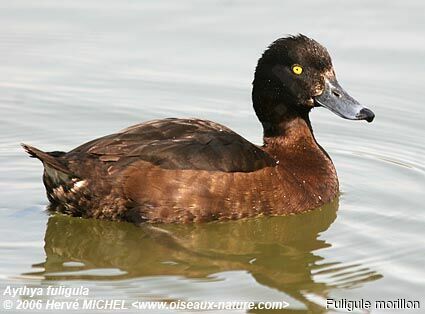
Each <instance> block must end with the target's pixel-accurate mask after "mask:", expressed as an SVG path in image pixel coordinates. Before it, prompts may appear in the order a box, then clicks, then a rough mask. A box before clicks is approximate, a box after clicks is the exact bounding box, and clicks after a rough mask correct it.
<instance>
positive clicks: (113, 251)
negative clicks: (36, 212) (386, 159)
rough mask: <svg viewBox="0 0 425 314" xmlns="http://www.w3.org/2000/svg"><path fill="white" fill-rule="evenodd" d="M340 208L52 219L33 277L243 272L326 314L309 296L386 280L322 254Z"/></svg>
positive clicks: (127, 276)
mask: <svg viewBox="0 0 425 314" xmlns="http://www.w3.org/2000/svg"><path fill="white" fill-rule="evenodd" d="M337 208H338V199H336V200H335V201H334V202H332V203H331V204H328V205H327V206H325V207H322V208H321V209H318V210H315V211H312V212H308V213H305V214H302V215H295V216H286V217H259V218H256V219H247V220H238V221H227V222H215V223H209V224H189V225H159V227H155V226H152V225H141V226H136V225H133V224H130V223H117V222H108V221H100V220H96V219H79V218H72V217H68V216H63V215H53V216H51V217H50V218H49V221H48V224H47V230H46V235H45V253H46V261H45V262H43V263H41V264H37V265H34V266H35V267H43V268H44V270H43V271H42V272H33V273H31V274H30V275H32V276H34V275H35V276H41V277H43V278H45V279H46V280H72V279H80V280H114V279H116V280H120V279H129V278H136V277H139V278H140V277H147V276H167V275H169V276H184V277H186V278H193V277H198V278H199V277H201V278H202V277H206V276H209V275H211V274H214V273H218V272H224V271H232V270H233V271H235V270H242V271H247V272H249V273H250V274H251V275H252V277H253V278H255V280H256V281H257V282H258V283H259V284H261V285H265V286H267V287H271V288H274V289H278V290H279V291H281V292H284V293H285V294H287V295H289V296H291V297H292V298H294V299H296V300H298V301H300V302H302V303H303V304H304V305H305V307H306V308H307V310H306V311H308V312H309V313H321V312H325V309H324V308H323V307H322V305H320V304H317V302H313V301H311V300H310V298H309V297H308V295H316V296H318V297H321V298H327V297H328V295H329V291H330V290H331V289H333V288H348V287H354V286H358V285H362V284H364V283H366V282H368V281H373V280H377V279H379V278H381V277H382V276H381V275H380V274H378V273H376V272H375V271H373V270H370V269H368V268H365V267H362V266H361V265H359V264H356V263H355V262H354V263H347V262H344V263H342V262H338V261H335V260H334V259H333V260H332V261H327V260H326V259H325V258H324V257H322V256H320V250H321V249H324V248H329V247H331V246H332V244H331V243H329V242H327V241H326V240H324V239H323V237H321V236H320V235H321V234H322V233H323V232H324V231H326V230H327V229H328V228H329V227H330V225H331V224H332V223H333V221H334V220H335V218H336V212H337ZM67 262H79V263H81V264H80V265H81V266H75V264H74V266H70V264H67ZM104 268H108V269H111V268H112V269H119V270H120V271H121V272H120V274H118V275H116V276H99V275H93V274H92V275H90V274H89V273H87V270H92V269H104ZM26 275H29V274H26ZM318 277H320V279H319V280H318ZM166 297H167V296H165V298H166ZM291 311H292V310H290V309H288V310H286V312H291Z"/></svg>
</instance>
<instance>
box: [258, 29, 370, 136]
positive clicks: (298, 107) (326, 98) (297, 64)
mask: <svg viewBox="0 0 425 314" xmlns="http://www.w3.org/2000/svg"><path fill="white" fill-rule="evenodd" d="M252 100H253V104H254V109H255V112H256V114H257V116H258V118H259V119H260V121H261V123H262V124H263V127H264V132H265V135H270V136H272V135H273V133H275V132H276V131H277V128H278V125H279V124H280V123H281V121H283V120H284V119H287V118H291V117H298V116H299V117H303V118H305V119H308V113H309V112H310V110H311V109H312V108H313V107H319V106H322V107H326V108H328V109H330V110H331V111H333V112H334V113H336V114H337V115H339V116H341V117H343V118H346V119H351V120H366V121H368V122H371V121H372V120H373V118H374V117H375V115H374V114H373V112H372V111H371V110H369V109H367V108H365V107H363V106H362V105H361V104H360V103H358V102H357V101H356V100H355V99H353V98H352V97H351V96H350V95H349V94H348V93H347V92H346V91H345V90H344V89H343V88H342V87H341V86H340V85H339V83H338V81H337V80H336V76H335V71H334V69H333V66H332V61H331V57H330V56H329V53H328V52H327V50H326V48H324V47H323V46H322V45H320V44H319V43H317V42H316V41H314V40H313V39H310V38H308V37H306V36H304V35H298V36H291V37H286V38H281V39H278V40H276V41H275V42H273V43H272V44H271V45H270V46H269V48H268V49H267V50H266V51H265V52H264V53H263V55H262V57H261V58H260V60H259V61H258V65H257V68H256V70H255V78H254V82H253V90H252Z"/></svg>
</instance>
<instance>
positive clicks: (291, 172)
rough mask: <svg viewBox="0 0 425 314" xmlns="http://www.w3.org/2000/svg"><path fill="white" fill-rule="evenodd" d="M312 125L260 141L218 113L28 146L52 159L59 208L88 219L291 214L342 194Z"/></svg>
mask: <svg viewBox="0 0 425 314" xmlns="http://www.w3.org/2000/svg"><path fill="white" fill-rule="evenodd" d="M297 128H298V127H297ZM306 134H307V136H299V137H298V138H292V141H290V142H287V143H274V142H273V141H271V142H269V143H268V145H266V146H263V147H258V146H255V145H254V144H252V143H250V142H249V141H247V140H246V139H244V138H243V137H241V136H239V135H238V134H236V133H235V132H233V131H232V130H230V129H228V128H226V127H225V126H223V125H220V124H217V123H214V122H211V121H206V120H199V119H164V120H154V121H150V122H146V123H142V124H138V125H135V126H132V127H129V128H127V129H125V130H122V131H120V132H117V133H115V134H112V135H109V136H105V137H102V138H99V139H96V140H93V141H90V142H88V143H86V144H83V145H81V146H79V147H77V148H75V149H74V150H71V151H70V152H68V153H64V152H52V153H44V152H41V151H39V150H38V149H35V148H33V147H31V146H28V145H24V147H25V149H26V150H27V151H28V152H29V153H30V154H31V155H32V156H34V157H37V158H39V159H40V160H41V161H43V163H44V166H45V172H44V175H43V181H44V184H45V186H46V190H47V196H48V198H49V200H50V202H51V206H50V208H51V209H52V210H55V211H59V212H63V213H67V214H70V215H73V216H82V217H87V218H89V217H93V218H100V219H108V220H123V221H130V222H144V221H149V222H166V223H170V222H178V223H187V222H192V221H195V222H201V221H211V220H217V219H218V220H223V219H238V218H242V217H252V216H258V215H262V214H263V215H284V214H290V213H297V212H302V211H305V210H309V209H313V208H315V207H319V206H320V205H322V204H324V203H327V202H329V201H331V200H332V199H333V198H335V197H336V195H337V193H338V181H337V177H336V172H335V169H334V167H333V165H332V162H331V161H330V159H329V158H328V157H327V155H326V154H325V153H324V152H322V150H321V149H320V147H319V146H318V145H317V144H316V142H315V141H314V138H313V137H310V136H308V132H306ZM306 134H303V135H306ZM282 148H284V149H283V150H282ZM313 157H314V158H313ZM309 159H310V162H309V161H308V160H309ZM306 164H307V165H309V167H306ZM318 170H322V173H320V177H318V176H317V174H318ZM329 174H331V175H330V176H329ZM319 179H320V180H319ZM329 179H331V180H329ZM323 180H325V181H323Z"/></svg>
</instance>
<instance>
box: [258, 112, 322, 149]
mask: <svg viewBox="0 0 425 314" xmlns="http://www.w3.org/2000/svg"><path fill="white" fill-rule="evenodd" d="M263 130H264V145H265V146H266V147H268V146H274V148H275V149H277V150H279V148H281V149H284V150H285V151H287V147H288V146H293V145H301V144H302V145H307V146H310V147H318V148H320V149H321V147H320V146H319V145H318V144H317V141H316V139H315V137H314V134H313V129H312V127H311V123H310V118H309V116H308V112H303V113H299V112H297V113H288V114H287V115H285V116H282V117H280V119H279V121H278V122H275V123H264V122H263Z"/></svg>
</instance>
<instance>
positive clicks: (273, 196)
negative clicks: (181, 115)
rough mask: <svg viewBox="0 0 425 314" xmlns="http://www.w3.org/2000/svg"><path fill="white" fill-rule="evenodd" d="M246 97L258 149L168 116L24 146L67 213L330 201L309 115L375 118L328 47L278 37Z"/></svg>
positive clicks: (218, 214)
mask: <svg viewBox="0 0 425 314" xmlns="http://www.w3.org/2000/svg"><path fill="white" fill-rule="evenodd" d="M252 100H253V104H254V109H255V112H256V114H257V116H258V118H259V120H260V122H261V123H262V125H263V130H264V145H263V146H261V147H259V146H256V145H254V144H252V143H250V142H249V141H247V140H246V139H244V138H243V137H241V136H240V135H238V134H236V133H235V132H233V131H232V130H230V129H229V128H226V127H225V126H223V125H220V124H218V123H214V122H211V121H207V120H199V119H175V118H170V119H163V120H154V121H150V122H145V123H141V124H138V125H135V126H131V127H129V128H127V129H124V130H122V131H120V132H117V133H114V134H112V135H108V136H105V137H102V138H99V139H95V140H93V141H90V142H88V143H85V144H83V145H81V146H79V147H77V148H75V149H73V150H71V151H70V152H67V153H65V152H58V151H55V152H43V151H41V150H38V149H37V148H34V147H31V146H29V145H25V144H23V147H24V149H25V150H26V151H27V152H28V153H29V154H30V155H31V156H32V157H36V158H38V159H40V160H41V161H42V163H43V165H44V175H43V181H44V185H45V187H46V191H47V197H48V199H49V201H50V203H51V205H50V208H51V209H52V210H55V211H59V212H62V213H67V214H70V215H73V216H82V217H93V218H99V219H108V220H121V221H130V222H134V223H141V222H145V221H147V222H163V223H171V222H173V223H187V222H203V221H211V220H223V219H238V218H243V217H253V216H257V215H285V214H292V213H301V212H304V211H307V210H311V209H314V208H317V207H320V206H321V205H323V204H326V203H329V202H331V201H332V200H333V199H335V197H337V195H338V178H337V174H336V171H335V168H334V165H333V163H332V161H331V159H330V158H329V155H328V154H327V153H326V152H325V150H324V149H323V148H322V147H321V146H320V145H319V144H318V143H317V142H316V140H315V138H314V135H313V131H312V128H311V124H310V120H309V112H310V110H311V109H312V108H314V107H325V108H328V109H329V110H331V111H332V112H334V113H336V114H337V115H339V116H341V117H343V118H346V119H351V120H366V121H368V122H371V121H372V120H373V118H374V114H373V112H372V111H371V110H369V109H367V108H365V107H363V106H362V105H361V104H359V103H358V102H357V101H356V100H354V99H353V98H352V97H351V96H350V95H349V94H348V93H347V92H346V91H345V90H344V89H343V88H342V87H341V86H340V85H339V84H338V81H337V80H336V77H335V72H334V69H333V66H332V62H331V58H330V56H329V54H328V52H327V50H326V49H325V48H324V47H323V46H321V45H320V44H319V43H317V42H316V41H314V40H312V39H310V38H308V37H306V36H303V35H298V36H290V37H286V38H281V39H278V40H276V41H275V42H273V43H272V44H271V45H270V46H269V47H268V49H267V50H266V51H265V52H264V53H263V55H262V57H261V58H260V59H259V61H258V65H257V68H256V70H255V77H254V81H253V89H252Z"/></svg>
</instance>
